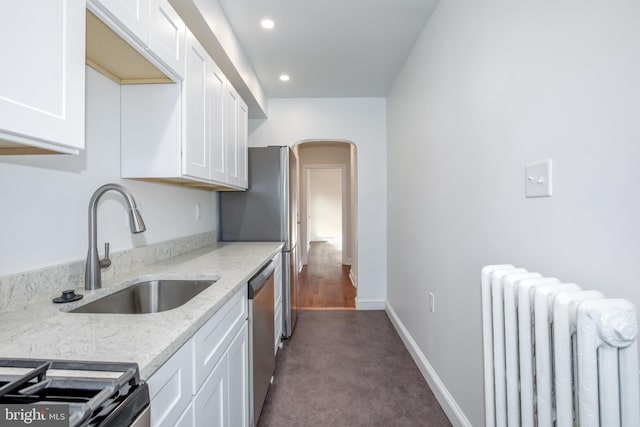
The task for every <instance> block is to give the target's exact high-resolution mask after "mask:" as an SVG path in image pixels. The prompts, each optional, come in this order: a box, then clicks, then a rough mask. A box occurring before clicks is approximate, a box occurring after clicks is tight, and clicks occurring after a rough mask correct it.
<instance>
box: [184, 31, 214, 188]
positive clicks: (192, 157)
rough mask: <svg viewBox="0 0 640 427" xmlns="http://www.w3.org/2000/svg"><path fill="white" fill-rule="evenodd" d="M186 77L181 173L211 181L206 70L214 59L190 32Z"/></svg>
mask: <svg viewBox="0 0 640 427" xmlns="http://www.w3.org/2000/svg"><path fill="white" fill-rule="evenodd" d="M185 50H186V52H185V55H186V76H185V81H184V82H183V84H184V85H185V87H184V89H183V92H182V93H183V102H184V108H183V112H184V123H185V127H184V138H183V141H182V162H183V163H182V172H183V174H184V175H190V176H193V177H196V178H204V179H209V171H210V167H209V141H210V139H209V132H208V126H207V111H208V106H207V100H208V96H207V90H206V89H207V69H208V67H210V65H208V64H209V62H210V61H211V58H210V57H209V55H208V54H207V52H206V51H205V50H204V49H203V48H202V46H201V45H200V43H198V40H196V38H195V37H194V36H193V34H191V32H190V31H187V35H186V49H185Z"/></svg>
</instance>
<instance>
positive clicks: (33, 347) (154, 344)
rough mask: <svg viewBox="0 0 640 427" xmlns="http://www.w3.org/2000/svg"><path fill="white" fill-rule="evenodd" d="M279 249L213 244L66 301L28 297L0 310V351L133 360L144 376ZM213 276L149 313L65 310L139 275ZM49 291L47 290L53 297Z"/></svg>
mask: <svg viewBox="0 0 640 427" xmlns="http://www.w3.org/2000/svg"><path fill="white" fill-rule="evenodd" d="M281 248H282V244H281V243H279V242H259V243H245V242H243V243H216V244H213V245H210V246H206V247H204V248H201V249H198V250H195V251H193V252H189V253H187V254H184V255H181V256H178V257H174V258H168V259H165V260H163V261H159V262H157V263H154V264H149V265H144V266H141V267H140V268H139V269H136V270H133V271H131V272H128V273H126V274H124V275H120V276H116V277H114V278H112V279H109V280H107V281H104V282H103V288H102V289H100V290H97V291H93V292H91V291H85V290H84V289H76V293H81V294H83V295H84V298H83V299H81V300H80V301H78V302H74V303H68V304H54V303H53V302H50V301H49V302H46V301H40V302H34V303H32V304H27V305H21V306H18V307H17V308H15V309H13V310H4V311H1V312H0V357H9V358H34V359H65V360H86V361H111V362H136V363H137V364H138V367H139V369H140V377H141V378H142V379H145V380H146V379H148V378H149V377H150V376H151V375H152V374H153V373H154V372H155V371H156V370H157V369H158V368H159V367H160V366H162V364H163V363H164V362H166V361H167V360H168V359H169V358H170V357H171V355H173V353H174V352H175V351H176V350H178V349H179V348H180V347H181V346H182V345H183V344H184V343H186V342H187V341H188V340H189V339H190V338H191V337H192V336H193V334H194V333H195V332H196V331H197V330H198V329H199V328H200V327H201V326H202V325H203V324H204V323H205V322H206V321H207V320H209V319H210V318H211V317H212V316H213V314H214V313H215V312H216V311H218V309H219V308H220V307H221V306H222V305H223V304H224V303H225V302H226V301H227V300H228V299H229V298H231V296H232V295H233V294H234V293H235V292H236V291H237V290H238V289H240V288H242V287H245V286H246V284H247V281H248V280H249V279H250V278H251V277H252V276H253V275H254V274H255V273H256V272H258V270H259V269H260V267H261V266H262V265H264V264H265V263H266V262H267V261H268V260H269V259H271V258H272V257H273V256H274V255H275V254H276V253H277V252H278V251H280V250H281ZM150 278H154V279H155V278H157V279H183V278H184V279H218V280H217V282H216V283H214V284H213V285H212V286H210V287H209V288H207V289H205V290H204V291H203V292H202V293H200V294H198V295H197V296H195V297H194V298H193V299H192V300H190V301H188V302H187V303H185V304H184V305H182V306H180V307H178V308H175V309H172V310H168V311H164V312H161V313H152V314H88V313H67V312H66V311H68V310H71V309H73V308H75V307H77V306H80V305H84V304H86V303H88V302H90V301H92V300H95V299H97V298H100V297H102V296H104V295H106V294H110V293H113V292H115V291H117V290H119V289H121V288H124V287H126V286H127V285H129V284H131V283H133V282H135V281H139V280H144V279H150ZM53 296H54V295H52V297H53Z"/></svg>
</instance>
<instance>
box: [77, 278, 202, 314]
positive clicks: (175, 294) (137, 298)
mask: <svg viewBox="0 0 640 427" xmlns="http://www.w3.org/2000/svg"><path fill="white" fill-rule="evenodd" d="M214 283H215V280H148V281H145V282H138V283H134V284H133V285H131V286H129V287H127V288H125V289H122V290H121V291H118V292H115V293H113V294H110V295H106V296H104V297H102V298H100V299H97V300H95V301H93V302H90V303H89V304H85V305H83V306H81V307H78V308H76V309H74V310H71V311H70V313H116V314H146V313H159V312H161V311H167V310H171V309H172V308H176V307H180V306H181V305H182V304H184V303H186V302H187V301H189V300H190V299H191V298H193V297H195V296H196V295H198V294H199V293H200V292H202V291H204V290H205V289H207V288H208V287H209V286H211V285H213V284H214Z"/></svg>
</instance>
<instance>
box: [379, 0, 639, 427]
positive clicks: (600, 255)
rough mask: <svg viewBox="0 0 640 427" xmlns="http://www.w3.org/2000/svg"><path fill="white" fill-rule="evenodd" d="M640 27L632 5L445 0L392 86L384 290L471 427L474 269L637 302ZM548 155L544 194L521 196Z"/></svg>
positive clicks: (476, 419)
mask: <svg viewBox="0 0 640 427" xmlns="http://www.w3.org/2000/svg"><path fill="white" fill-rule="evenodd" d="M639 21H640V2H637V1H632V0H620V1H613V2H600V1H595V0H588V1H578V0H568V1H563V2H555V1H553V2H552V1H549V0H545V1H538V2H511V1H507V0H492V1H484V2H475V1H470V0H467V1H465V0H448V1H443V2H440V4H439V6H438V8H437V9H436V11H435V13H434V15H433V16H432V18H431V20H430V21H429V23H428V24H427V26H426V29H425V30H424V32H423V34H422V36H421V38H420V39H419V41H418V42H417V44H416V46H415V48H414V50H413V53H412V54H411V56H410V57H409V59H408V61H407V63H406V65H405V67H404V69H403V70H402V72H401V74H400V75H399V77H398V78H397V80H396V82H395V84H394V85H393V88H392V90H391V92H390V95H389V98H388V127H389V162H388V174H389V194H390V204H389V207H388V224H389V228H388V235H389V246H388V263H389V264H388V265H389V267H388V269H389V270H388V271H389V275H388V300H389V302H390V304H391V306H392V307H393V308H394V310H395V311H396V312H397V313H398V315H399V317H400V319H401V321H402V322H403V323H404V325H405V326H406V327H407V329H408V330H409V332H410V334H411V335H412V336H413V338H414V339H415V341H416V342H417V344H418V345H419V347H420V349H421V350H422V352H423V353H424V354H425V355H426V357H427V359H428V360H429V362H430V363H431V365H432V366H433V367H434V369H435V371H436V372H437V374H438V375H439V377H440V379H441V380H443V382H444V385H445V386H446V387H447V389H448V390H449V391H450V392H451V394H452V395H453V397H454V398H455V400H456V401H457V403H458V404H459V405H460V407H461V408H462V410H463V411H464V413H465V414H466V417H467V418H468V419H469V420H470V421H471V423H472V424H473V425H474V426H481V425H483V424H484V419H483V413H484V411H483V390H482V352H481V339H482V338H481V316H480V287H479V284H480V277H479V273H480V269H481V268H482V266H484V265H486V264H496V263H512V264H516V265H519V266H523V267H525V268H527V269H529V270H531V271H539V272H540V273H542V274H543V275H545V276H555V277H558V278H560V279H561V280H563V281H567V282H575V283H578V284H580V285H581V286H583V287H584V288H587V289H599V290H602V291H603V292H604V293H605V294H607V295H608V296H611V297H624V298H628V299H630V300H632V301H633V302H634V303H635V304H636V305H640V286H638V277H640V262H639V259H640V218H639V216H638V213H639V212H640V191H638V189H637V188H636V185H637V183H640V168H639V167H638V160H639V159H640V120H639V114H640V78H639V76H640V42H639V41H640V26H638V22H639ZM545 158H553V162H554V171H553V174H554V196H553V197H552V198H544V199H525V197H524V165H525V163H527V162H530V161H535V160H541V159H545ZM428 291H432V292H433V293H434V294H435V305H436V311H435V314H431V313H429V312H428V310H427V301H428V298H427V292H428Z"/></svg>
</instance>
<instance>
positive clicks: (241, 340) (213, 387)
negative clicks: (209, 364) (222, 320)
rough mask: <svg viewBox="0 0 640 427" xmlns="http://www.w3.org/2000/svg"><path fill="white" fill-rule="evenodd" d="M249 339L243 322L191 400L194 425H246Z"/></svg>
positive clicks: (222, 426)
mask: <svg viewBox="0 0 640 427" xmlns="http://www.w3.org/2000/svg"><path fill="white" fill-rule="evenodd" d="M248 339H249V333H248V323H247V322H244V325H243V327H242V329H240V331H239V332H238V334H237V335H236V336H235V338H234V340H233V342H232V343H231V345H230V346H229V349H228V350H227V352H226V353H225V354H224V355H223V356H222V358H221V359H220V361H219V362H218V364H217V365H216V366H215V368H213V371H212V372H211V374H209V376H208V377H207V379H206V380H205V382H204V384H203V385H202V388H201V389H200V391H199V392H198V393H197V394H196V396H195V398H194V400H193V408H194V421H195V425H196V426H205V425H206V426H211V427H214V426H215V427H228V426H238V427H247V426H248V421H247V420H248V415H249V411H248V409H249V408H248V403H247V402H248V397H249V394H248V387H247V386H248V375H247V374H248V362H249V360H248V356H249V353H248V344H249V343H248Z"/></svg>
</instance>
